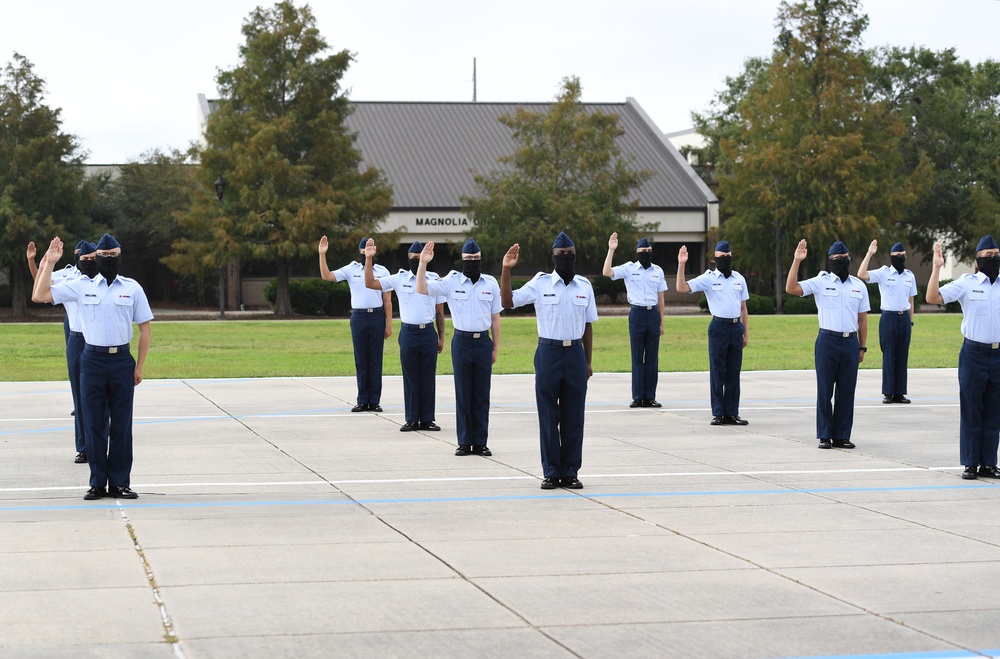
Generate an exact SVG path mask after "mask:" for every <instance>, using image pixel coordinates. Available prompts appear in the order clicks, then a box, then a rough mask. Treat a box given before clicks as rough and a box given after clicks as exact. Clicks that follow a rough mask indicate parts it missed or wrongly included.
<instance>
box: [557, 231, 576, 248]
mask: <svg viewBox="0 0 1000 659" xmlns="http://www.w3.org/2000/svg"><path fill="white" fill-rule="evenodd" d="M563 247H576V243H575V242H573V241H572V240H570V239H569V236H567V235H566V234H565V233H564V232H562V231H560V232H559V235H558V236H556V239H555V242H553V243H552V249H562V248H563Z"/></svg>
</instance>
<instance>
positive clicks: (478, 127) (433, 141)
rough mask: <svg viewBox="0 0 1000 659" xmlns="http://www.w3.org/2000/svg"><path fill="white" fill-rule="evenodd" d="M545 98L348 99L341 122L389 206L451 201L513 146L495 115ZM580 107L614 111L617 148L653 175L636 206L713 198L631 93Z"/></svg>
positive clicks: (541, 106)
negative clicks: (385, 186) (382, 180)
mask: <svg viewBox="0 0 1000 659" xmlns="http://www.w3.org/2000/svg"><path fill="white" fill-rule="evenodd" d="M551 105H552V104H551V103H438V102H400V101H393V102H388V101H387V102H381V101H354V102H352V103H351V107H352V109H353V113H352V114H351V115H349V116H348V118H347V121H346V122H345V123H346V124H347V126H348V127H349V129H350V130H352V131H354V132H356V133H357V142H356V146H357V147H358V149H359V150H360V151H361V155H362V157H363V159H364V162H365V164H367V165H372V166H374V167H377V168H379V169H381V170H382V171H383V172H385V175H386V177H387V178H388V180H389V181H390V182H391V183H392V188H393V206H394V207H396V208H435V209H444V208H458V207H460V206H461V198H462V196H469V197H471V196H475V194H476V188H475V183H474V182H473V178H472V176H473V174H472V170H475V171H476V172H479V173H483V174H485V173H488V172H491V171H493V170H496V169H498V168H500V167H501V165H500V164H499V163H498V162H497V160H498V159H499V158H500V157H501V156H504V155H508V154H511V153H513V152H514V149H515V145H514V140H513V138H512V134H511V131H510V129H509V128H507V127H506V126H504V125H503V124H501V123H500V121H499V119H500V117H501V115H504V114H512V113H513V112H514V111H515V110H517V108H519V107H523V108H526V109H529V110H536V111H540V112H544V111H545V110H547V109H548V108H549V107H550V106H551ZM583 105H584V107H585V109H586V110H587V111H591V112H593V111H601V112H608V113H614V114H617V115H618V117H619V125H620V126H621V128H622V129H623V130H624V132H625V134H624V135H623V136H622V137H621V138H619V144H620V147H621V150H622V154H623V155H625V156H631V157H632V158H634V161H633V166H634V167H636V168H640V169H649V170H652V171H654V172H656V174H655V175H654V176H652V177H651V178H650V179H649V180H648V181H646V183H644V184H643V185H642V187H641V188H639V190H638V191H637V193H636V195H635V196H636V197H637V198H638V200H639V204H640V207H641V208H644V209H671V208H678V209H679V208H685V209H693V208H704V207H705V206H706V205H707V204H710V203H715V202H717V199H716V198H715V195H713V194H712V192H711V190H709V188H708V186H706V185H705V184H704V182H703V181H702V180H701V179H700V178H699V177H698V175H697V173H695V171H694V170H693V169H692V168H691V167H690V166H689V165H688V164H687V161H686V160H685V159H684V158H683V157H682V156H681V155H680V154H679V153H678V152H677V149H676V148H674V146H673V145H672V144H670V142H669V141H667V140H666V139H665V138H664V137H663V134H662V133H661V132H660V131H659V129H658V128H657V127H656V126H655V125H654V124H653V122H652V121H651V120H650V119H649V117H648V116H647V115H646V113H645V112H644V111H643V110H642V108H641V107H639V104H638V103H636V102H635V100H634V99H631V98H630V99H628V100H627V101H626V102H625V103H584V104H583Z"/></svg>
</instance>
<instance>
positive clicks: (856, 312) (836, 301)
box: [785, 239, 871, 449]
mask: <svg viewBox="0 0 1000 659" xmlns="http://www.w3.org/2000/svg"><path fill="white" fill-rule="evenodd" d="M808 253H809V252H808V248H807V246H806V241H805V240H804V239H803V240H800V241H799V244H798V247H796V248H795V258H794V260H793V261H792V266H791V267H790V268H789V269H788V278H787V279H786V281H785V292H786V293H788V294H790V295H801V296H806V295H812V296H813V297H814V299H815V300H816V309H817V311H818V312H819V335H818V336H817V337H816V349H815V356H816V436H817V437H818V438H819V448H822V449H828V448H832V447H838V448H854V446H855V445H854V444H853V443H852V442H851V430H852V429H853V427H854V392H855V389H856V388H857V384H858V367H859V365H860V364H861V362H862V361H864V359H865V353H866V352H867V351H868V348H867V346H866V345H865V343H866V341H867V340H868V311H869V310H870V309H871V306H870V303H869V301H868V289H867V288H866V287H865V283H864V282H863V281H861V280H860V279H858V278H857V277H852V276H851V273H850V267H851V255H850V252H848V250H847V246H846V245H844V243H842V242H840V241H839V240H838V241H837V242H835V243H833V245H831V246H830V250H829V252H828V253H827V267H828V268H829V270H824V271H821V272H820V273H819V274H818V275H816V276H815V277H813V278H811V279H805V280H803V281H801V282H800V281H798V278H799V264H800V263H802V261H804V260H805V258H806V256H808ZM831 400H832V403H831Z"/></svg>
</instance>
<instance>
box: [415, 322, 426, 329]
mask: <svg viewBox="0 0 1000 659" xmlns="http://www.w3.org/2000/svg"><path fill="white" fill-rule="evenodd" d="M417 327H419V328H420V329H424V328H425V327H427V323H420V324H419V325H417Z"/></svg>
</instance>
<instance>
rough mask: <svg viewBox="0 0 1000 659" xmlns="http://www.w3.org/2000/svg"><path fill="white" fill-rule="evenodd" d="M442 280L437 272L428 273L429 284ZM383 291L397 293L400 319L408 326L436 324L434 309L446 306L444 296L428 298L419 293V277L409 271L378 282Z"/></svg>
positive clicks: (400, 272)
mask: <svg viewBox="0 0 1000 659" xmlns="http://www.w3.org/2000/svg"><path fill="white" fill-rule="evenodd" d="M439 279H441V277H440V276H438V274H437V273H436V272H428V273H427V283H428V284H430V283H431V282H432V281H437V280H439ZM378 283H379V285H380V286H381V287H382V290H383V291H396V299H397V300H399V319H400V320H401V321H402V322H404V323H407V324H408V325H423V324H426V323H433V322H434V308H435V307H436V306H437V305H439V304H444V302H445V299H444V296H443V295H440V296H428V295H421V294H420V293H418V292H417V276H416V275H415V274H413V273H412V272H410V271H409V270H400V271H399V272H397V273H396V274H394V275H389V276H388V277H382V278H381V279H379V280H378Z"/></svg>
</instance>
